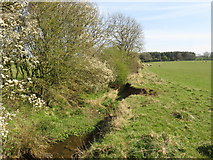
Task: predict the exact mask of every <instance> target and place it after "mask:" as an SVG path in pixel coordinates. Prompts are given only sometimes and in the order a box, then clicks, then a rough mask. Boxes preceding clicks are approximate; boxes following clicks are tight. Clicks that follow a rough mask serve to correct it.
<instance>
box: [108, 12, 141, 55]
mask: <svg viewBox="0 0 213 160" xmlns="http://www.w3.org/2000/svg"><path fill="white" fill-rule="evenodd" d="M106 23H107V34H108V37H109V41H110V43H112V45H113V46H116V47H118V48H119V49H120V50H124V51H126V52H127V53H128V54H130V52H133V51H134V52H139V51H141V49H142V35H143V32H142V29H141V26H140V24H138V23H137V22H136V20H135V19H134V18H131V17H127V16H124V15H122V14H120V13H118V14H114V15H112V16H110V17H109V19H108V21H107V22H106Z"/></svg>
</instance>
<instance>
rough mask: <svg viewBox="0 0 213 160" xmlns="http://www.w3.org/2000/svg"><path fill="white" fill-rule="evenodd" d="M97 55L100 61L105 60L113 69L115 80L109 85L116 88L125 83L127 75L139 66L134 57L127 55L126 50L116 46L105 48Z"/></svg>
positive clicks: (135, 70)
mask: <svg viewBox="0 0 213 160" xmlns="http://www.w3.org/2000/svg"><path fill="white" fill-rule="evenodd" d="M134 54H136V53H134ZM99 57H100V59H101V60H102V61H106V62H107V64H108V65H109V66H110V67H111V68H112V70H113V71H114V75H115V81H114V82H113V83H112V84H111V85H112V86H114V87H116V88H117V87H120V86H122V85H123V84H125V83H126V80H127V77H128V75H129V74H130V73H133V72H137V71H138V68H139V64H138V61H137V58H136V57H134V56H129V55H128V54H127V52H125V51H122V50H119V49H117V48H107V49H105V50H104V51H103V53H102V54H100V55H99Z"/></svg>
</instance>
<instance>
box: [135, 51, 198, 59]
mask: <svg viewBox="0 0 213 160" xmlns="http://www.w3.org/2000/svg"><path fill="white" fill-rule="evenodd" d="M139 58H140V60H141V61H142V62H158V61H184V60H195V59H196V55H195V53H194V52H182V51H174V52H143V53H141V54H140V56H139Z"/></svg>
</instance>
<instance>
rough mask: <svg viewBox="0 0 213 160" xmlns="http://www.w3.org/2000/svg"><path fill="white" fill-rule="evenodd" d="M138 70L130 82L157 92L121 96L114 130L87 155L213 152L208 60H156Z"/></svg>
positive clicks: (170, 155) (154, 155)
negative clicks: (153, 93)
mask: <svg viewBox="0 0 213 160" xmlns="http://www.w3.org/2000/svg"><path fill="white" fill-rule="evenodd" d="M159 65H160V67H159ZM151 71H152V72H151ZM153 72H155V73H156V74H155V73H153ZM139 75H140V76H138V78H133V79H132V80H130V81H131V82H130V83H131V84H134V85H137V86H138V87H140V88H145V89H152V90H154V91H155V92H157V94H156V95H131V96H129V97H127V98H126V99H123V100H122V101H121V102H120V104H119V105H118V111H119V108H120V110H121V112H120V114H118V115H117V117H116V118H115V119H114V121H113V124H114V125H113V127H112V129H111V131H110V132H109V133H107V134H106V135H105V137H104V138H103V139H102V140H101V141H97V142H94V143H93V144H92V147H90V149H89V150H87V151H86V153H85V157H98V158H118V157H127V158H166V157H168V158H210V157H212V144H211V111H212V108H211V94H210V88H209V85H210V62H162V63H152V66H147V67H145V69H144V70H143V71H142V72H141V73H140V74H139ZM196 78H197V79H196ZM198 78H199V79H200V80H198Z"/></svg>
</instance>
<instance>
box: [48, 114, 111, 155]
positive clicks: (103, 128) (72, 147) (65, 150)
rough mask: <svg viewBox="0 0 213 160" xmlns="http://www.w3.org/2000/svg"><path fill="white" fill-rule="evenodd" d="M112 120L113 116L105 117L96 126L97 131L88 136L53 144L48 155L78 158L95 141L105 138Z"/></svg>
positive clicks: (71, 138)
mask: <svg viewBox="0 0 213 160" xmlns="http://www.w3.org/2000/svg"><path fill="white" fill-rule="evenodd" d="M112 119H113V117H112V116H108V117H105V118H104V119H103V120H102V121H100V122H99V123H98V124H97V125H96V126H95V130H94V131H92V132H91V133H89V134H87V135H83V136H70V137H69V138H67V139H66V140H65V141H63V142H57V143H56V144H53V145H52V146H51V147H50V148H49V149H48V153H50V154H51V155H52V157H53V158H78V156H79V155H78V153H79V152H80V151H81V150H85V149H87V148H88V147H90V145H91V144H92V143H93V142H94V141H98V140H99V139H102V138H103V137H104V135H105V134H106V133H107V132H108V131H109V129H110V126H111V121H112Z"/></svg>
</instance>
